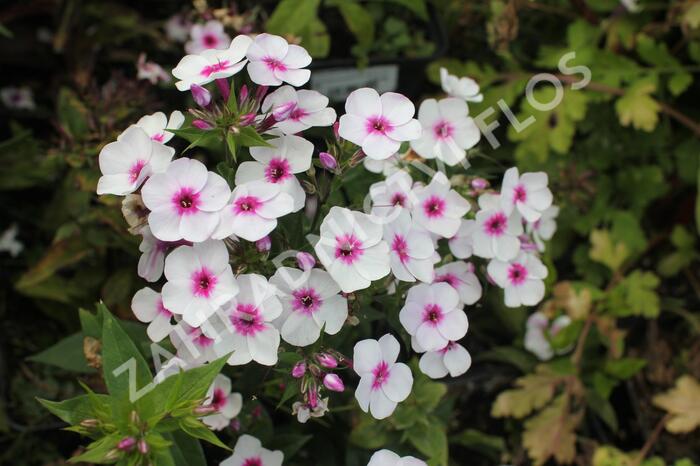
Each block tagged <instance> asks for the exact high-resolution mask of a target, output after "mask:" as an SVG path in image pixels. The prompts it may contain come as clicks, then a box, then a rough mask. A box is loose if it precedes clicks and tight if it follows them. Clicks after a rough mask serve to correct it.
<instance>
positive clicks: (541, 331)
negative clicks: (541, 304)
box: [524, 311, 571, 361]
mask: <svg viewBox="0 0 700 466" xmlns="http://www.w3.org/2000/svg"><path fill="white" fill-rule="evenodd" d="M569 324H571V318H570V317H569V316H567V315H565V314H564V315H560V316H559V317H557V318H555V319H554V320H552V321H551V323H550V321H549V318H548V317H547V316H546V315H545V314H544V313H542V312H539V311H538V312H534V313H533V314H532V315H530V317H528V319H527V323H526V324H525V325H526V330H525V345H524V346H525V349H526V350H528V351H529V352H531V353H533V354H534V355H535V356H537V358H538V359H539V360H540V361H548V360H550V359H552V357H553V356H554V354H555V351H554V349H553V348H552V344H551V342H550V339H551V338H553V337H554V336H556V334H557V333H559V332H560V331H561V330H562V329H563V328H565V327H567V326H569ZM570 349H571V348H565V349H563V350H558V351H556V354H563V353H566V352H567V351H569V350H570Z"/></svg>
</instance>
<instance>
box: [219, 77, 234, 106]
mask: <svg viewBox="0 0 700 466" xmlns="http://www.w3.org/2000/svg"><path fill="white" fill-rule="evenodd" d="M216 87H218V88H219V94H221V97H223V98H224V102H228V97H229V95H231V85H230V84H229V83H228V79H227V78H218V79H217V80H216Z"/></svg>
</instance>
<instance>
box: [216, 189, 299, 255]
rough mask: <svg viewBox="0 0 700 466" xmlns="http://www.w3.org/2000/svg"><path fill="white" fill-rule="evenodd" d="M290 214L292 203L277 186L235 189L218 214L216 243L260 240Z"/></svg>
mask: <svg viewBox="0 0 700 466" xmlns="http://www.w3.org/2000/svg"><path fill="white" fill-rule="evenodd" d="M293 210H294V199H293V198H292V196H290V195H289V194H287V193H285V192H283V191H282V189H281V187H280V185H279V184H272V183H268V182H266V181H251V182H249V183H245V184H241V185H238V186H236V188H235V189H234V190H233V193H231V200H230V202H229V203H228V204H227V205H226V207H224V209H223V210H222V211H221V214H220V216H221V221H220V223H219V226H218V228H217V229H216V231H215V232H214V234H213V237H214V238H216V239H223V238H226V237H228V236H231V235H236V236H237V237H240V238H243V239H245V240H248V241H257V240H259V239H262V238H264V237H265V236H267V235H268V234H269V233H271V232H272V230H274V229H275V228H276V227H277V219H278V218H279V217H282V216H284V215H287V214H289V213H291V212H292V211H293Z"/></svg>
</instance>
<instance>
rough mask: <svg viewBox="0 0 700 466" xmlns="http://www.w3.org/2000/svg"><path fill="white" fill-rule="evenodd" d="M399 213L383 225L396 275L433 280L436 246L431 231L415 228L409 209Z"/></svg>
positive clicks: (406, 278) (404, 278)
mask: <svg viewBox="0 0 700 466" xmlns="http://www.w3.org/2000/svg"><path fill="white" fill-rule="evenodd" d="M398 212H399V215H398V216H397V217H396V219H395V220H393V221H392V222H391V223H389V224H386V225H385V226H384V240H385V241H386V242H387V244H388V245H389V248H390V255H391V263H390V265H391V269H392V271H393V273H394V276H395V277H396V278H398V279H399V280H402V281H411V282H413V281H416V279H418V280H421V281H426V282H429V281H432V279H433V260H432V258H433V255H434V254H435V248H434V246H433V242H432V240H431V238H430V234H429V233H428V232H426V231H424V230H422V229H417V228H415V226H414V225H413V223H412V221H411V216H410V214H409V213H408V211H407V210H405V209H401V210H399V211H398Z"/></svg>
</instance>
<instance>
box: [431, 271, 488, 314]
mask: <svg viewBox="0 0 700 466" xmlns="http://www.w3.org/2000/svg"><path fill="white" fill-rule="evenodd" d="M433 281H434V282H437V283H440V282H442V283H447V284H448V285H450V286H451V287H452V288H454V289H455V291H457V294H459V300H460V306H462V305H464V304H467V305H472V304H474V303H475V302H477V301H478V300H479V299H480V298H481V293H482V288H481V282H479V278H478V277H477V276H476V274H475V273H474V265H473V264H470V263H468V262H463V261H457V262H451V263H449V264H445V265H443V266H442V267H438V268H437V269H435V278H434V279H433Z"/></svg>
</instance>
